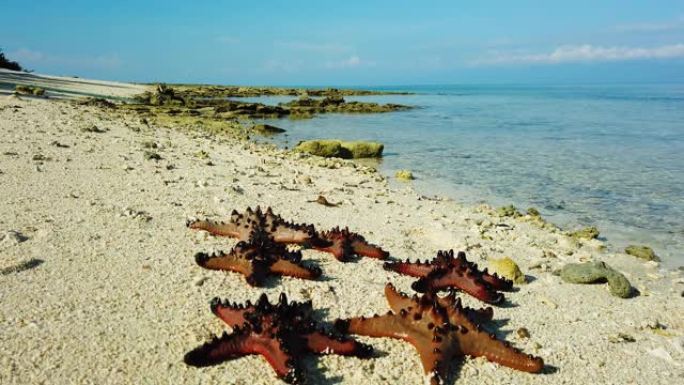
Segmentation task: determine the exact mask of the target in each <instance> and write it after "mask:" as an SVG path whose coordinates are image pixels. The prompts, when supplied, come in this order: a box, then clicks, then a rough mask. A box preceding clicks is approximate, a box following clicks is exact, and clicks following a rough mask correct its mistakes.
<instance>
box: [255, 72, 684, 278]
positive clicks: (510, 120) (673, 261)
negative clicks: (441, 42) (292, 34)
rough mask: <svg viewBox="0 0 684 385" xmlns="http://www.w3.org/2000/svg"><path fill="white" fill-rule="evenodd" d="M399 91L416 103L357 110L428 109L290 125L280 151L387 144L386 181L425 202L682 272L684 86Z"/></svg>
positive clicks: (285, 124) (400, 98) (401, 99)
mask: <svg viewBox="0 0 684 385" xmlns="http://www.w3.org/2000/svg"><path fill="white" fill-rule="evenodd" d="M396 89H398V90H405V91H412V92H415V93H416V94H415V95H408V96H404V95H397V96H368V97H349V98H347V99H348V100H363V101H374V102H381V103H388V102H391V103H401V104H410V105H414V106H417V107H419V108H416V109H413V110H410V111H403V112H394V113H387V114H368V115H343V114H331V115H325V116H319V117H316V118H313V119H310V120H288V119H280V120H277V121H271V122H270V123H272V124H274V125H277V126H280V127H282V128H285V129H286V130H287V134H286V136H279V137H277V138H275V139H273V140H274V141H276V143H278V144H279V145H281V146H294V145H296V143H297V142H298V141H299V140H304V139H314V138H341V139H363V140H377V141H380V142H382V143H384V144H385V157H384V159H383V160H382V161H381V163H380V164H379V168H380V170H381V171H382V172H383V173H385V174H387V175H393V174H394V172H395V171H396V170H397V169H404V168H405V169H410V170H412V171H413V172H414V174H415V175H416V176H417V178H418V180H416V181H415V185H416V187H417V188H418V190H419V191H420V192H422V193H424V194H440V195H447V196H451V197H453V198H455V199H457V200H458V201H461V202H464V203H477V202H481V201H485V202H488V203H490V204H493V205H497V206H498V205H504V204H511V203H512V204H514V205H516V206H518V207H519V208H521V209H525V208H527V207H531V206H533V207H536V208H538V209H539V210H540V211H541V213H542V215H543V216H544V217H545V218H547V219H548V220H550V221H552V222H554V223H556V224H558V225H560V226H562V227H563V228H568V229H571V228H576V227H580V226H587V225H596V226H597V227H598V228H599V229H600V230H601V234H602V237H604V238H606V239H607V241H608V243H609V245H610V246H611V248H613V249H620V248H622V247H624V246H625V245H627V244H630V243H642V244H646V245H649V246H651V247H653V248H654V250H655V251H656V253H657V254H658V255H660V256H661V258H663V259H664V260H665V262H666V264H667V265H669V266H681V265H684V253H683V252H682V250H683V246H684V85H643V84H640V85H591V86H430V87H427V86H425V87H401V88H396ZM252 100H259V101H261V102H266V103H269V104H273V103H278V102H282V101H286V100H289V98H284V97H272V98H252Z"/></svg>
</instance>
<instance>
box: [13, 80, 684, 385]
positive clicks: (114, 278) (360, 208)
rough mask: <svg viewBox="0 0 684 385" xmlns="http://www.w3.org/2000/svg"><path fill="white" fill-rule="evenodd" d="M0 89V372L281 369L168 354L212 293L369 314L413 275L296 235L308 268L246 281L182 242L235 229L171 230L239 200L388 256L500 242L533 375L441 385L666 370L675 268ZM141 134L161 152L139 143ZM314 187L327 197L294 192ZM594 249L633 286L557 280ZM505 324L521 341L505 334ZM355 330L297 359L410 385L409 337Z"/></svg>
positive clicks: (676, 373)
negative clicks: (302, 274)
mask: <svg viewBox="0 0 684 385" xmlns="http://www.w3.org/2000/svg"><path fill="white" fill-rule="evenodd" d="M113 92H118V91H113ZM1 98H2V99H1V100H0V186H2V187H1V190H0V191H1V192H2V194H1V196H2V199H1V200H0V271H2V274H0V346H2V349H0V383H2V384H280V383H282V382H280V381H279V380H278V379H277V378H276V376H275V374H274V373H273V371H272V370H271V368H270V367H269V365H268V364H267V363H266V361H265V360H264V359H263V358H262V357H260V356H250V357H244V358H239V359H235V360H232V361H229V362H226V363H223V364H221V365H217V366H213V367H208V368H201V369H198V368H194V367H189V366H187V365H185V364H184V363H183V360H182V359H183V355H184V354H185V353H186V352H188V351H189V350H191V349H193V348H195V347H196V346H198V345H199V344H201V343H202V342H204V341H206V340H208V339H209V338H211V336H212V335H213V334H220V333H222V332H223V331H224V330H229V328H227V327H225V326H224V324H223V323H222V322H221V321H220V320H219V319H217V318H216V317H215V316H214V315H213V314H211V312H210V311H209V301H210V300H211V299H212V298H213V297H216V296H218V297H221V298H228V299H230V300H231V301H237V302H243V301H246V300H252V301H254V300H255V299H257V298H258V296H259V295H260V294H261V293H266V294H267V295H268V296H269V298H271V299H272V300H275V299H277V297H278V295H279V294H280V293H281V292H284V293H286V294H287V295H288V297H290V298H292V299H295V300H308V299H311V300H312V301H313V304H314V307H315V308H317V309H321V311H320V312H318V313H317V314H318V315H320V317H321V321H332V320H334V319H337V318H342V317H353V316H360V315H365V316H370V315H372V314H374V313H384V312H386V311H387V310H388V306H387V303H386V300H385V298H384V295H383V287H384V285H385V284H386V283H387V282H392V283H393V284H394V285H396V286H397V287H398V288H399V289H401V290H403V291H404V292H407V293H411V292H412V290H411V287H410V284H411V282H412V281H413V279H411V278H409V277H405V276H400V275H398V274H395V273H392V272H388V271H385V270H383V268H382V262H380V261H377V260H372V259H369V258H362V259H360V260H358V261H356V262H351V263H341V262H338V261H337V260H335V259H334V258H332V257H331V256H330V255H329V254H324V253H321V252H317V251H313V250H304V251H303V254H304V258H305V259H306V260H308V261H311V262H313V263H315V264H317V265H318V266H320V267H321V269H322V270H323V277H322V278H321V279H319V280H317V281H306V280H297V279H291V278H282V279H276V280H274V281H273V282H274V283H273V284H272V285H269V286H268V287H266V288H263V289H260V288H252V287H250V286H248V285H247V284H246V283H245V281H244V278H243V277H242V276H241V275H239V274H234V273H226V272H218V271H209V270H204V269H202V268H201V267H199V266H198V265H196V264H195V261H194V259H193V256H194V254H195V253H197V252H200V251H213V250H226V251H227V250H229V249H230V247H231V246H233V245H234V244H235V243H236V242H235V241H234V240H232V239H227V238H217V237H213V236H210V235H208V234H207V233H204V232H197V231H191V230H188V229H187V228H186V226H185V221H186V219H187V218H190V217H203V216H208V217H211V218H216V219H220V218H225V217H226V216H228V215H229V213H230V212H231V211H232V210H233V209H237V210H240V211H242V210H244V209H246V208H247V207H250V206H251V207H255V206H257V205H259V206H261V207H262V208H263V207H267V206H270V207H272V208H273V210H274V211H275V212H276V213H279V214H281V215H282V216H283V217H285V218H287V219H290V220H293V221H296V222H306V223H311V224H313V225H315V226H316V228H317V229H321V230H324V229H328V228H331V227H334V226H348V227H349V228H350V229H351V230H353V231H357V232H359V233H360V234H363V235H364V236H365V237H366V239H368V240H369V241H370V242H372V243H375V244H379V245H382V246H383V248H384V249H386V250H388V251H389V252H390V253H391V256H392V257H393V258H397V259H406V258H408V259H411V260H415V259H418V258H420V259H428V258H432V257H433V256H434V255H435V253H436V252H437V251H438V250H442V249H455V250H465V251H467V253H468V256H469V258H470V259H471V260H473V261H474V262H477V263H478V264H480V265H482V266H487V261H488V260H489V259H492V258H499V257H503V256H509V257H511V258H513V259H514V260H515V261H516V262H517V263H518V265H519V266H520V268H521V269H522V271H523V272H524V273H525V274H526V276H527V280H528V283H526V284H521V285H517V286H518V289H519V290H517V291H516V292H513V293H510V294H507V299H508V301H509V304H508V305H507V306H503V307H495V308H494V322H493V326H494V328H493V329H494V330H495V331H496V334H497V336H498V337H499V338H505V339H506V340H508V341H510V342H511V343H512V344H513V345H514V346H516V347H518V348H520V349H522V350H523V351H524V352H526V353H531V354H534V355H537V356H539V357H542V358H543V359H544V361H545V363H546V365H547V368H546V370H545V372H544V373H542V374H527V373H522V372H517V371H515V370H512V369H508V368H505V367H501V366H499V365H497V364H493V363H489V362H487V361H486V360H485V359H483V358H479V359H471V358H467V359H466V360H465V361H464V363H463V365H454V367H453V369H452V371H451V376H450V377H451V379H450V380H449V382H448V383H454V384H473V383H478V384H550V383H552V384H579V383H582V384H589V383H593V384H674V383H680V382H683V381H684V298H683V290H684V278H683V274H682V271H681V270H680V271H676V270H667V269H664V268H662V267H661V266H660V265H659V264H658V263H656V262H643V261H640V260H638V259H636V258H634V257H632V256H628V255H625V254H621V253H612V252H606V251H604V247H603V246H604V245H603V243H602V242H601V241H599V240H583V241H577V240H575V239H573V238H571V237H569V236H568V235H567V234H566V233H564V232H563V231H560V230H553V229H545V228H541V227H539V226H538V225H536V224H535V222H534V221H531V220H530V218H529V216H523V217H520V218H511V217H499V216H497V215H496V213H495V210H494V209H493V208H492V207H489V206H486V205H482V206H477V207H472V206H466V205H462V204H459V203H458V202H457V201H452V200H449V199H441V198H439V197H426V196H422V195H420V194H418V193H417V192H416V191H414V190H413V189H412V187H411V184H410V183H401V182H398V181H395V180H390V179H388V178H386V177H384V176H382V175H380V174H378V173H377V172H375V171H374V170H373V169H370V168H368V167H366V166H361V165H356V164H354V163H353V162H351V161H346V160H332V161H326V162H321V160H320V159H318V158H315V157H311V156H308V155H303V154H295V153H291V152H287V151H284V150H279V149H275V148H272V147H268V146H262V145H257V144H254V143H252V142H249V141H245V140H238V139H231V138H223V137H216V136H211V135H207V134H201V133H192V132H189V133H188V132H180V131H178V130H174V129H171V128H169V127H165V126H157V125H155V124H150V125H147V124H145V122H141V119H140V118H139V116H138V115H136V114H135V113H134V112H131V111H128V112H120V111H108V110H104V109H99V108H97V107H88V106H77V105H74V104H72V103H69V102H66V101H60V100H44V99H18V98H16V97H12V96H1ZM94 127H96V128H97V129H93V128H94ZM150 149H152V150H151V151H153V152H154V153H156V154H158V155H159V159H152V158H150V157H149V156H146V151H150ZM202 152H204V153H202ZM205 153H206V154H205ZM200 154H201V155H200ZM206 155H208V157H207V156H206ZM323 164H325V165H326V167H321V165H323ZM318 195H323V196H325V197H326V198H327V199H328V200H329V201H331V202H339V203H341V204H340V205H339V206H338V207H325V206H323V205H320V204H317V203H315V202H311V201H313V200H315V199H316V197H317V196H318ZM592 260H602V261H604V262H606V263H607V264H609V265H610V266H612V267H613V268H615V269H617V270H619V271H621V272H623V273H624V274H625V276H626V277H627V278H628V279H629V280H630V282H631V283H632V285H633V286H634V287H635V288H636V289H637V290H638V293H639V294H638V295H637V296H635V297H633V298H629V299H622V298H618V297H614V296H611V295H610V293H609V292H608V289H607V287H606V285H604V284H598V285H573V284H569V283H565V282H563V281H562V280H561V278H560V277H558V276H557V275H554V274H553V272H554V271H555V270H557V269H559V268H561V267H562V266H563V265H565V264H566V263H573V262H583V261H592ZM462 298H463V300H464V301H465V302H466V303H467V304H469V305H470V306H477V307H480V306H482V304H481V303H479V302H478V301H477V300H475V299H474V298H472V297H469V296H467V295H462ZM520 328H526V329H527V330H528V331H529V334H530V336H529V338H521V337H518V333H516V331H517V330H518V329H520ZM359 339H361V340H362V341H364V342H366V343H369V344H372V345H373V346H374V347H375V349H376V351H378V352H379V354H378V357H375V358H372V359H366V360H362V359H357V358H348V357H341V356H336V355H330V356H322V357H313V356H311V357H310V358H307V359H306V362H305V367H306V369H307V374H308V377H309V378H310V380H311V383H312V384H341V385H346V384H418V383H422V381H423V372H422V368H421V364H420V360H419V357H418V355H417V353H416V351H415V349H414V348H413V347H412V346H411V345H409V344H407V343H404V342H401V341H398V340H392V339H377V338H375V339H370V338H365V337H360V338H359Z"/></svg>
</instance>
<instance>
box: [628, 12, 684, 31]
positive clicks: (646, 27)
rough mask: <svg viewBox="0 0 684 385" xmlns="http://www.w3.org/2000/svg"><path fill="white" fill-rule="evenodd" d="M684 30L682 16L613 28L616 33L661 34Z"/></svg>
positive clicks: (683, 17)
mask: <svg viewBox="0 0 684 385" xmlns="http://www.w3.org/2000/svg"><path fill="white" fill-rule="evenodd" d="M680 28H684V16H681V17H679V18H678V19H676V20H670V21H660V22H646V23H633V24H622V25H617V26H615V30H616V31H618V32H663V31H671V30H675V29H680Z"/></svg>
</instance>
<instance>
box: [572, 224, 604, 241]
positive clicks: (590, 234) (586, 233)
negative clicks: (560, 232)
mask: <svg viewBox="0 0 684 385" xmlns="http://www.w3.org/2000/svg"><path fill="white" fill-rule="evenodd" d="M599 234H600V233H599V230H598V229H597V228H596V227H595V226H590V227H585V228H583V229H581V230H577V231H573V232H571V233H570V234H569V235H570V237H572V238H575V239H596V238H598V236H599Z"/></svg>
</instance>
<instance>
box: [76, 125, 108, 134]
mask: <svg viewBox="0 0 684 385" xmlns="http://www.w3.org/2000/svg"><path fill="white" fill-rule="evenodd" d="M107 131H108V130H107V129H106V128H99V127H98V126H96V125H94V124H93V125H92V126H87V127H83V128H81V132H91V133H95V134H103V133H105V132H107Z"/></svg>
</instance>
